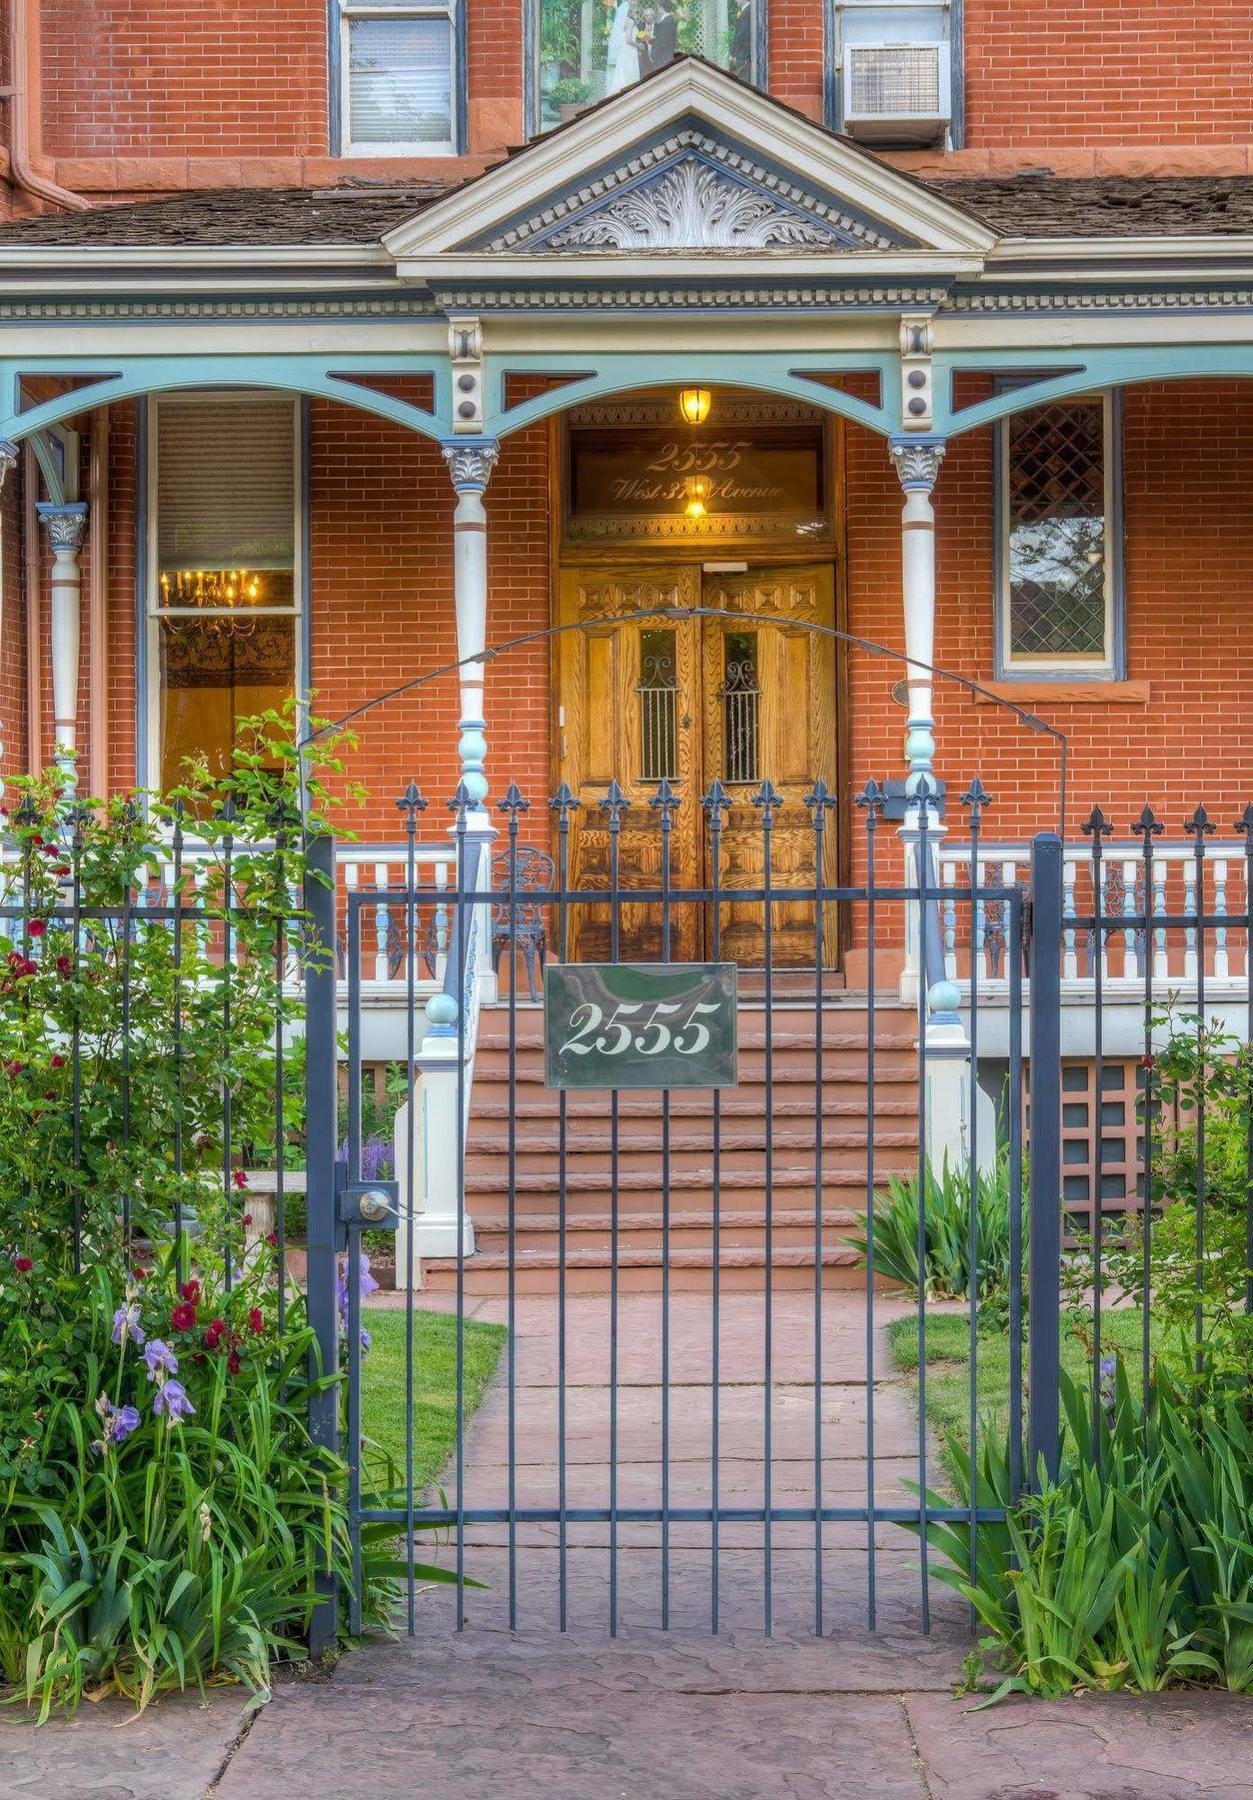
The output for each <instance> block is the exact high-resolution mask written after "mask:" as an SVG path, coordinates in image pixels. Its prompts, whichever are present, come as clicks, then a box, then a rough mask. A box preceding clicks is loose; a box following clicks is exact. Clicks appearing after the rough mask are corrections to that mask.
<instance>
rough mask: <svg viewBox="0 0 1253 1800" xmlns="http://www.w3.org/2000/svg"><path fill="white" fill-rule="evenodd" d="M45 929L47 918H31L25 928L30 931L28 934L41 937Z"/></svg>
mask: <svg viewBox="0 0 1253 1800" xmlns="http://www.w3.org/2000/svg"><path fill="white" fill-rule="evenodd" d="M47 929H48V921H47V919H32V920H31V922H30V924H29V925H28V926H27V930H28V931H29V932H30V935H31V936H32V937H42V936H43V934H44V932H45V931H47Z"/></svg>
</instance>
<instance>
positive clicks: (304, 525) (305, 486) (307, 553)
mask: <svg viewBox="0 0 1253 1800" xmlns="http://www.w3.org/2000/svg"><path fill="white" fill-rule="evenodd" d="M297 429H298V431H299V433H300V662H299V666H298V667H297V670H296V698H297V700H298V701H299V703H300V708H301V711H300V712H299V713H298V714H297V717H298V718H300V719H301V720H302V727H301V728H302V730H306V729H307V713H308V706H309V693H310V690H311V688H312V687H313V513H312V509H311V506H310V498H309V497H310V494H311V492H312V471H311V469H310V448H311V443H312V408H311V406H310V405H309V396H308V395H307V394H303V395H302V396H301V400H300V412H299V419H298V424H297Z"/></svg>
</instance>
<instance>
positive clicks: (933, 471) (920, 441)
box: [888, 438, 948, 494]
mask: <svg viewBox="0 0 1253 1800" xmlns="http://www.w3.org/2000/svg"><path fill="white" fill-rule="evenodd" d="M947 448H948V446H947V444H946V443H945V441H944V439H943V438H889V440H888V454H889V456H890V457H891V458H892V462H893V464H894V466H895V468H896V474H897V479H898V480H899V482H900V484H901V486H902V487H903V488H904V490H905V492H906V493H907V494H910V493H923V494H929V493H930V492H931V490H932V488H933V487H934V486H935V483H936V478H937V476H938V475H939V473H940V464H941V463H942V462H943V460H944V452H945V450H946V449H947Z"/></svg>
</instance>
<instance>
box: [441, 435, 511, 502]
mask: <svg viewBox="0 0 1253 1800" xmlns="http://www.w3.org/2000/svg"><path fill="white" fill-rule="evenodd" d="M441 448H442V450H443V452H444V461H445V462H446V463H447V464H448V473H449V475H450V477H451V478H452V484H453V486H454V487H455V488H456V490H457V492H458V493H459V494H481V493H483V492H484V490H485V489H486V487H487V484H488V482H489V481H490V480H491V478H492V470H493V469H494V468H495V467H496V461H497V458H498V457H499V455H500V445H499V444H498V443H497V441H496V439H495V438H479V439H478V440H477V441H475V442H470V443H467V441H466V440H465V439H464V438H455V439H453V441H452V442H450V443H444V444H442V445H441Z"/></svg>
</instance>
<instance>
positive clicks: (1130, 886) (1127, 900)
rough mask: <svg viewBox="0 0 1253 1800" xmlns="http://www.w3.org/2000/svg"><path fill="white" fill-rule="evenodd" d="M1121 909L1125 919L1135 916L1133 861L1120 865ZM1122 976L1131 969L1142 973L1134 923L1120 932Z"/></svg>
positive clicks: (1134, 870)
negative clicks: (1137, 952)
mask: <svg viewBox="0 0 1253 1800" xmlns="http://www.w3.org/2000/svg"><path fill="white" fill-rule="evenodd" d="M1122 910H1123V917H1124V918H1125V919H1131V920H1133V921H1134V919H1135V916H1136V866H1135V863H1134V861H1126V862H1124V863H1123V865H1122ZM1122 941H1123V963H1122V972H1123V974H1124V976H1128V977H1129V976H1130V975H1131V972H1132V970H1135V972H1136V973H1137V974H1139V975H1143V974H1144V970H1143V968H1142V967H1141V966H1140V962H1139V959H1138V957H1137V954H1136V928H1135V925H1134V923H1133V924H1131V925H1128V926H1127V928H1126V930H1125V931H1124V932H1123V934H1122Z"/></svg>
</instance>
